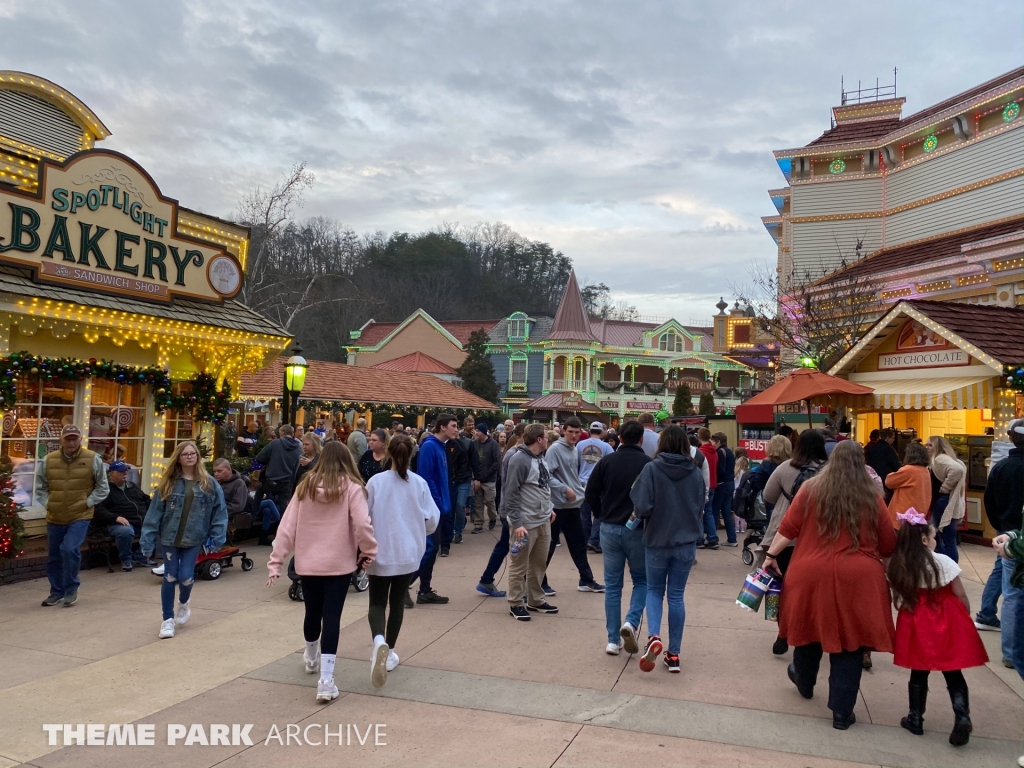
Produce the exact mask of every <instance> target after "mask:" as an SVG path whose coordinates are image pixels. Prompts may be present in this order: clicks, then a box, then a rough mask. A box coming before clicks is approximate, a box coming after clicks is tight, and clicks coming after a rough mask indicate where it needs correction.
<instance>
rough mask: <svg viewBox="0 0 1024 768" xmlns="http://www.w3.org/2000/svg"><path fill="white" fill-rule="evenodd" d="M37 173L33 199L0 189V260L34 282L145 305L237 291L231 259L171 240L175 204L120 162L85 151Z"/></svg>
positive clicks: (238, 276)
mask: <svg viewBox="0 0 1024 768" xmlns="http://www.w3.org/2000/svg"><path fill="white" fill-rule="evenodd" d="M41 165H42V171H41V179H40V184H39V193H38V194H37V195H31V194H27V193H19V192H16V191H13V190H5V189H0V261H3V262H7V263H9V264H16V265H18V266H28V267H31V268H32V269H33V270H34V272H35V276H36V279H37V280H39V281H42V282H51V283H60V284H63V285H72V286H74V287H76V288H84V289H86V290H96V291H103V292H106V293H112V294H115V295H120V296H130V297H132V298H144V299H149V300H151V301H160V302H169V301H171V300H172V299H173V298H174V297H175V296H187V297H189V298H195V299H205V300H207V301H221V300H223V299H225V298H231V297H232V296H234V295H235V294H237V293H238V291H239V290H240V289H241V287H242V269H241V266H240V265H239V263H238V261H237V260H236V259H235V257H234V256H233V255H231V254H230V253H227V252H226V251H223V250H220V249H218V248H217V247H216V246H212V245H210V244H208V243H205V242H201V241H199V240H193V239H191V238H189V237H187V236H185V235H180V234H178V204H177V201H175V200H171V199H168V198H166V197H163V196H162V195H161V194H160V190H159V189H158V188H157V186H156V183H155V182H154V181H153V180H152V179H151V178H150V176H149V174H148V173H146V171H144V170H143V169H142V168H140V167H139V166H138V165H136V164H135V163H134V162H133V161H132V160H130V159H129V158H127V157H125V156H124V155H121V154H118V153H116V152H110V151H109V150H93V151H90V152H83V153H81V154H78V155H75V156H74V157H73V158H72V159H71V160H70V161H69V162H68V163H67V164H64V165H59V164H54V163H50V162H44V163H42V164H41Z"/></svg>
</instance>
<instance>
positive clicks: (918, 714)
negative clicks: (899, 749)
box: [900, 683, 928, 736]
mask: <svg viewBox="0 0 1024 768" xmlns="http://www.w3.org/2000/svg"><path fill="white" fill-rule="evenodd" d="M907 690H908V691H909V693H910V714H908V715H907V716H906V717H904V718H903V719H902V720H900V725H902V726H903V727H904V728H906V729H907V730H908V731H910V732H911V733H912V734H914V735H915V736H923V735H924V707H925V704H926V703H927V701H928V686H927V685H915V684H914V683H907Z"/></svg>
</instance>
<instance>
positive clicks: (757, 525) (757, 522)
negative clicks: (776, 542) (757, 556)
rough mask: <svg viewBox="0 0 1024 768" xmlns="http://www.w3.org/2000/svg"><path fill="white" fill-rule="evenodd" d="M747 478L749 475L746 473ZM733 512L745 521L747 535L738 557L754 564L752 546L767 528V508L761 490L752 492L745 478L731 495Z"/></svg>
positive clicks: (756, 543)
mask: <svg viewBox="0 0 1024 768" xmlns="http://www.w3.org/2000/svg"><path fill="white" fill-rule="evenodd" d="M747 477H748V478H749V477H750V475H749V474H748V475H747ZM732 508H733V514H735V515H736V516H737V517H738V518H740V519H741V520H745V521H746V522H747V537H746V538H745V539H744V540H743V551H742V553H741V554H740V559H742V560H743V564H744V565H753V564H754V548H755V547H758V546H760V544H761V540H762V539H764V532H765V531H766V530H767V529H768V509H767V507H765V503H764V498H763V497H762V496H761V492H760V491H758V492H757V493H754V492H753V489H752V488H751V487H750V485H749V482H748V480H747V479H746V478H745V479H744V481H743V482H742V483H740V487H739V488H737V489H736V495H735V496H734V497H733V507H732Z"/></svg>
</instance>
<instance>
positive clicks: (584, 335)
mask: <svg viewBox="0 0 1024 768" xmlns="http://www.w3.org/2000/svg"><path fill="white" fill-rule="evenodd" d="M548 339H551V340H553V341H596V339H595V338H594V334H593V331H592V330H591V325H590V318H589V317H587V310H586V308H585V307H584V306H583V295H582V294H581V293H580V286H579V283H577V282H576V271H575V270H573V271H571V272H570V273H569V282H568V283H567V284H566V286H565V293H563V294H562V301H561V302H560V303H559V304H558V311H557V312H556V313H555V322H554V323H552V324H551V330H550V331H548ZM630 344H632V342H630Z"/></svg>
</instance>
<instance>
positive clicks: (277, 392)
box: [239, 357, 497, 411]
mask: <svg viewBox="0 0 1024 768" xmlns="http://www.w3.org/2000/svg"><path fill="white" fill-rule="evenodd" d="M285 360H286V358H285V357H279V358H277V359H276V360H274V362H273V363H271V364H270V365H269V366H267V367H266V368H262V369H260V370H259V371H257V372H256V373H243V374H242V384H241V387H240V389H239V391H240V393H241V394H242V395H243V396H244V397H260V398H268V397H280V396H281V393H282V388H283V382H284V363H285ZM301 396H302V397H306V398H309V399H311V400H336V401H340V402H357V403H382V404H385V405H392V404H394V405H420V406H426V407H437V408H466V409H473V410H488V411H492V410H495V409H496V408H497V406H496V405H494V404H493V403H489V402H487V401H486V400H484V399H483V398H480V397H477V396H476V395H474V394H471V393H469V392H467V391H466V390H464V389H460V388H459V387H456V386H453V385H452V384H449V383H448V382H446V381H442V380H441V379H439V378H437V377H436V376H430V375H425V374H421V373H405V372H401V371H381V370H374V369H373V368H361V367H358V366H355V365H345V364H343V363H328V362H324V361H323V360H310V361H309V370H308V371H307V372H306V385H305V386H304V387H303V388H302V395H301Z"/></svg>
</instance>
